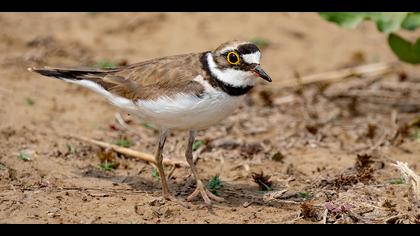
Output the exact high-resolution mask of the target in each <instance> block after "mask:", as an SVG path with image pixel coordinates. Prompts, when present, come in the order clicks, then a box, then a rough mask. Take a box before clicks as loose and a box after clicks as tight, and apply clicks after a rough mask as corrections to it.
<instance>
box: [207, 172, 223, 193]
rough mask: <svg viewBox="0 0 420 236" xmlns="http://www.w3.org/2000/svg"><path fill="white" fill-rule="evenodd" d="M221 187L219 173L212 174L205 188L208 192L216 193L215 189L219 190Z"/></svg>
mask: <svg viewBox="0 0 420 236" xmlns="http://www.w3.org/2000/svg"><path fill="white" fill-rule="evenodd" d="M221 187H222V181H220V177H219V175H215V176H213V177H212V178H211V180H210V181H209V183H208V184H207V188H208V189H209V190H210V192H211V193H213V194H216V195H217V194H218V192H217V190H219V189H220V188H221Z"/></svg>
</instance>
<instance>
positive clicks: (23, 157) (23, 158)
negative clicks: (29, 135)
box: [19, 152, 31, 161]
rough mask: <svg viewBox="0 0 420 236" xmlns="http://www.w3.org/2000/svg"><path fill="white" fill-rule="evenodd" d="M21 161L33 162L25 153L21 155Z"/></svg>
mask: <svg viewBox="0 0 420 236" xmlns="http://www.w3.org/2000/svg"><path fill="white" fill-rule="evenodd" d="M19 159H21V160H22V161H30V160H31V158H29V156H28V154H26V153H23V152H21V153H19Z"/></svg>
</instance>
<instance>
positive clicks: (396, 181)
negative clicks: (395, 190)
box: [389, 177, 406, 184]
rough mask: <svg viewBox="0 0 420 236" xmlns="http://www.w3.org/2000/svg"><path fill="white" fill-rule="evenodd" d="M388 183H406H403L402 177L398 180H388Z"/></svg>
mask: <svg viewBox="0 0 420 236" xmlns="http://www.w3.org/2000/svg"><path fill="white" fill-rule="evenodd" d="M389 183H390V184H405V183H406V182H405V179H404V177H400V178H397V179H390V180H389Z"/></svg>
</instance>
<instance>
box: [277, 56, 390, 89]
mask: <svg viewBox="0 0 420 236" xmlns="http://www.w3.org/2000/svg"><path fill="white" fill-rule="evenodd" d="M394 65H395V63H386V62H381V63H375V64H368V65H362V66H356V67H352V68H345V69H341V70H335V71H330V72H325V73H319V74H313V75H308V76H302V77H300V78H299V79H298V80H296V79H286V80H281V81H280V82H278V83H276V84H273V85H274V86H276V88H288V87H296V86H301V85H308V84H312V83H318V82H334V81H337V80H341V79H344V78H347V77H350V76H360V75H369V76H374V75H380V74H385V73H388V72H390V71H392V69H393V67H394Z"/></svg>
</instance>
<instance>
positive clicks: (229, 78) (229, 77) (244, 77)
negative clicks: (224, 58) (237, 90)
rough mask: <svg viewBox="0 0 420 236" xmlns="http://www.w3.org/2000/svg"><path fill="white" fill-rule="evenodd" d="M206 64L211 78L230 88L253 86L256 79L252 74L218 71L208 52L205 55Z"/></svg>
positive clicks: (240, 71)
mask: <svg viewBox="0 0 420 236" xmlns="http://www.w3.org/2000/svg"><path fill="white" fill-rule="evenodd" d="M207 64H208V66H209V70H210V72H211V73H212V75H213V76H215V77H216V78H217V79H218V80H220V81H222V82H224V83H226V84H228V85H230V86H233V87H243V88H244V87H247V86H253V85H254V84H255V78H256V77H255V75H254V74H253V73H252V72H249V71H242V70H235V69H231V68H228V69H222V70H221V69H219V67H217V64H216V62H215V61H214V59H213V55H211V53H210V52H209V53H207Z"/></svg>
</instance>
